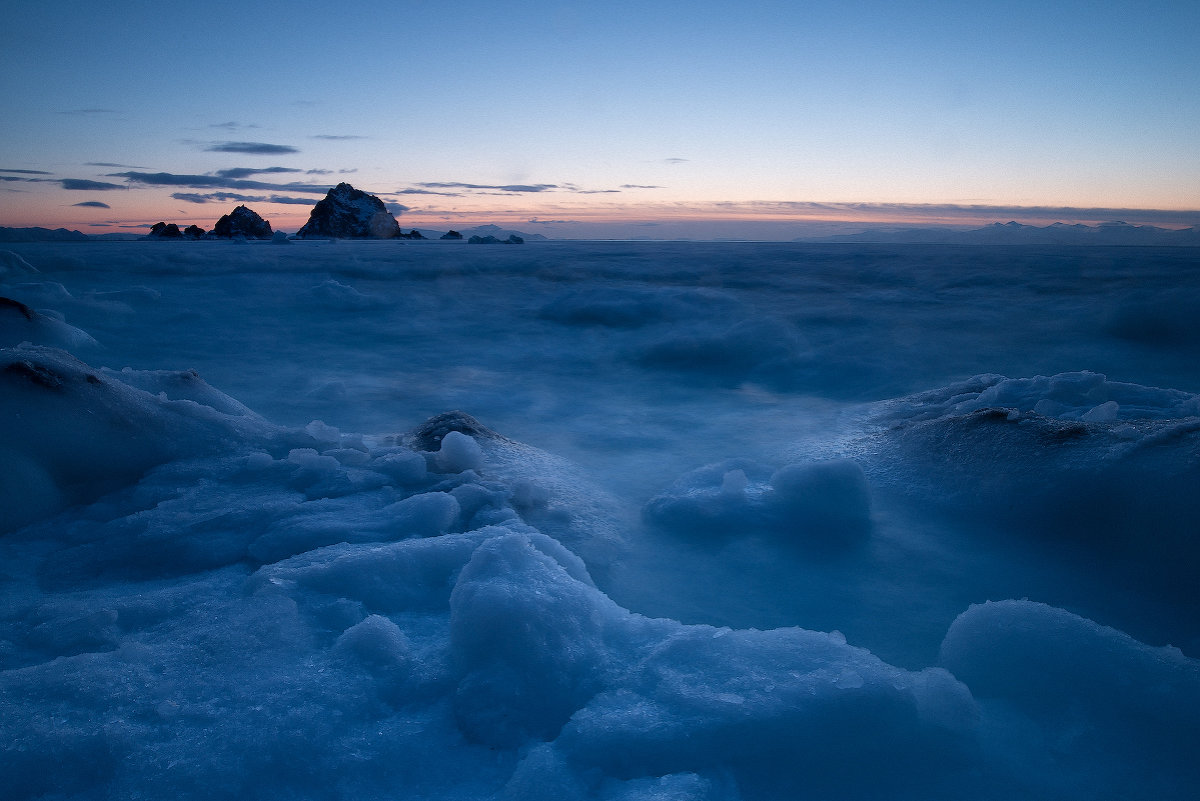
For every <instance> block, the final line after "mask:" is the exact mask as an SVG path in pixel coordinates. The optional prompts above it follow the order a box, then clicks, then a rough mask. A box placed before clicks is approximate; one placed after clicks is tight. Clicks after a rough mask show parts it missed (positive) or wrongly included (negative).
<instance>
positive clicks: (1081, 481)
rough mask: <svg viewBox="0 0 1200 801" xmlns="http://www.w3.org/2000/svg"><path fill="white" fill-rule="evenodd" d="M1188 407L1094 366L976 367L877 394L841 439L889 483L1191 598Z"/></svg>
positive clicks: (1193, 544) (1194, 549)
mask: <svg viewBox="0 0 1200 801" xmlns="http://www.w3.org/2000/svg"><path fill="white" fill-rule="evenodd" d="M1198 412H1200V396H1196V395H1193V394H1191V393H1187V392H1181V391H1177V390H1170V389H1159V388H1154V387H1143V386H1139V385H1135V384H1127V383H1121V382H1115V381H1109V380H1107V379H1106V378H1105V377H1104V376H1103V375H1100V374H1097V373H1088V372H1079V373H1065V374H1061V375H1055V376H1049V377H1041V376H1039V377H1036V378H1031V379H1007V378H1004V377H1002V376H998V375H980V376H976V377H975V378H972V379H970V380H968V381H965V382H962V383H958V384H954V385H951V386H949V387H946V388H943V389H938V390H934V391H931V392H926V393H922V394H919V395H914V396H911V397H907V398H902V399H899V400H896V401H891V402H887V403H883V404H879V405H878V406H877V407H876V409H875V412H874V417H873V418H872V421H873V422H874V423H875V424H876V425H877V426H878V431H877V433H876V434H873V435H869V436H866V437H864V438H863V439H862V440H860V442H859V443H858V447H857V449H856V448H851V450H852V451H855V452H856V453H857V457H858V458H859V459H860V460H861V461H862V462H863V464H864V466H865V468H866V472H867V475H868V476H869V477H870V478H871V479H872V482H873V483H875V484H876V485H878V486H880V487H883V488H886V490H887V491H889V492H897V493H900V494H903V495H906V496H908V497H909V498H911V499H915V500H916V501H917V502H918V503H920V504H923V505H924V506H926V507H927V508H929V509H931V510H940V511H944V512H949V513H950V514H951V515H955V516H959V517H961V518H962V519H963V522H964V523H965V524H967V525H969V526H971V527H973V528H976V529H978V530H980V531H991V532H998V533H999V535H1000V536H1001V537H1005V538H1014V537H1024V538H1027V539H1029V540H1031V541H1043V542H1050V543H1056V544H1057V545H1058V546H1060V547H1061V548H1065V549H1066V550H1065V551H1064V555H1066V556H1067V558H1070V559H1074V560H1087V561H1095V563H1096V570H1099V571H1106V572H1108V573H1110V574H1111V575H1110V580H1120V581H1122V582H1132V583H1133V584H1134V585H1135V586H1137V587H1139V588H1140V589H1142V590H1145V591H1148V592H1149V593H1151V594H1153V595H1157V596H1161V597H1164V598H1167V599H1169V600H1171V601H1172V603H1182V604H1183V605H1184V607H1185V608H1188V609H1197V607H1196V599H1195V593H1194V591H1193V588H1194V586H1195V583H1196V582H1197V581H1200V567H1198V565H1200V541H1198V540H1197V539H1196V537H1195V532H1196V531H1198V530H1200V493H1197V492H1196V491H1195V488H1196V487H1197V486H1200V456H1198V454H1200V417H1197V413H1198Z"/></svg>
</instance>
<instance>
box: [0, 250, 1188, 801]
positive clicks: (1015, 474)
mask: <svg viewBox="0 0 1200 801" xmlns="http://www.w3.org/2000/svg"><path fill="white" fill-rule="evenodd" d="M0 297H2V298H3V299H2V300H0V348H3V349H2V350H0V713H2V714H0V786H2V787H4V788H5V790H4V794H5V797H11V798H14V799H118V798H120V799H126V798H148V799H149V798H155V799H157V798H167V797H170V798H250V797H254V798H268V799H276V798H278V799H283V798H288V799H292V798H320V799H373V798H389V799H396V798H402V799H497V800H498V801H500V800H508V799H566V800H568V801H571V800H573V799H579V800H581V801H582V800H583V799H589V800H590V799H596V800H597V801H635V800H636V801H649V799H662V800H664V801H667V800H669V801H760V800H761V801H768V800H770V801H774V800H775V799H789V800H790V799H810V798H811V799H963V798H984V799H1014V798H1022V799H1027V798H1028V799H1076V798H1088V799H1095V798H1114V799H1116V798H1121V799H1142V798H1145V799H1150V798H1154V799H1163V798H1167V799H1191V798H1194V797H1195V794H1196V792H1197V787H1200V768H1198V767H1197V765H1196V760H1195V754H1196V753H1200V661H1198V659H1200V593H1198V592H1197V580H1198V579H1200V561H1198V557H1200V544H1198V543H1200V540H1198V537H1200V395H1198V394H1197V393H1200V368H1198V366H1197V365H1198V364H1200V361H1198V360H1200V249H1198V248H1117V247H1112V248H1106V247H1040V246H1007V247H1006V246H992V247H976V246H953V245H861V244H854V245H841V244H839V245H825V244H798V243H736V242H731V243H687V242H537V243H529V244H526V245H513V246H508V245H505V246H500V245H495V246H483V245H468V244H465V243H461V242H350V241H338V242H326V241H321V242H314V241H304V242H301V241H295V242H290V243H268V242H262V243H244V242H241V243H238V242H92V243H29V244H14V243H8V244H5V245H4V246H3V249H2V250H0Z"/></svg>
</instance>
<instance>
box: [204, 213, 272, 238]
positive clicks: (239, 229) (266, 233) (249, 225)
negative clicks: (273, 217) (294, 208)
mask: <svg viewBox="0 0 1200 801" xmlns="http://www.w3.org/2000/svg"><path fill="white" fill-rule="evenodd" d="M212 235H213V236H215V237H216V238H217V239H234V238H237V237H245V238H246V239H270V238H271V236H272V231H271V224H270V223H269V222H267V221H266V220H264V219H263V218H262V217H260V216H259V215H258V214H257V212H254V211H253V210H251V209H249V208H248V207H246V206H238V207H237V208H236V209H234V210H233V211H231V212H229V213H228V214H226V215H225V216H223V217H222V218H221V219H219V220H217V224H216V225H215V226H213V229H212Z"/></svg>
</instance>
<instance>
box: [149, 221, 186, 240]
mask: <svg viewBox="0 0 1200 801" xmlns="http://www.w3.org/2000/svg"><path fill="white" fill-rule="evenodd" d="M146 238H147V239H183V231H180V230H179V226H178V225H176V224H175V223H165V222H156V223H155V224H154V225H152V226H150V233H148V234H146Z"/></svg>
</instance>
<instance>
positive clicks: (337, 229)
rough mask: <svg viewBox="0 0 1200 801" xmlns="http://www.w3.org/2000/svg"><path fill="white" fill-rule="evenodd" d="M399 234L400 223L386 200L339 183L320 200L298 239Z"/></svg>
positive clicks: (387, 237) (349, 237) (357, 237)
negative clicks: (385, 203)
mask: <svg viewBox="0 0 1200 801" xmlns="http://www.w3.org/2000/svg"><path fill="white" fill-rule="evenodd" d="M399 235H400V224H399V223H397V222H396V218H395V217H393V216H392V215H391V213H390V212H389V211H388V210H387V207H386V206H384V205H383V201H382V200H380V199H379V198H377V197H375V196H374V195H368V194H367V193H366V192H364V191H362V190H361V189H355V188H354V187H353V186H351V185H350V184H347V183H340V184H338V185H337V186H335V187H334V188H333V189H330V190H329V194H327V195H325V197H324V199H322V200H319V201H317V205H316V206H314V207H313V210H312V212H311V213H310V214H309V215H308V222H307V223H305V224H304V227H303V228H301V229H300V230H299V231H297V232H296V236H297V238H299V239H310V238H328V237H334V238H337V239H391V238H393V237H396V236H399Z"/></svg>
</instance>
